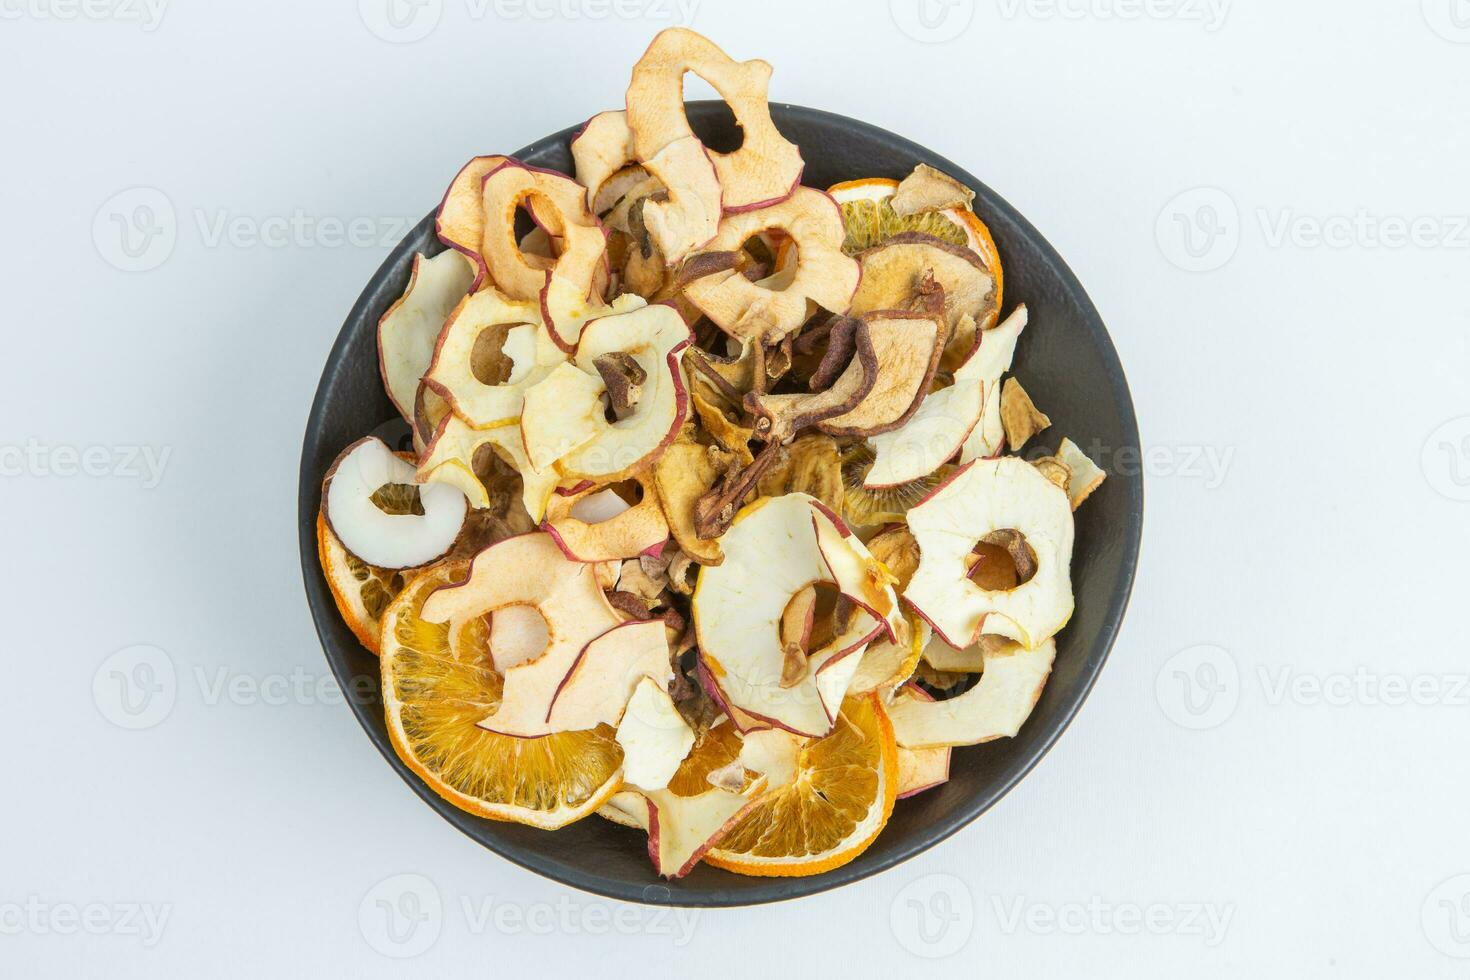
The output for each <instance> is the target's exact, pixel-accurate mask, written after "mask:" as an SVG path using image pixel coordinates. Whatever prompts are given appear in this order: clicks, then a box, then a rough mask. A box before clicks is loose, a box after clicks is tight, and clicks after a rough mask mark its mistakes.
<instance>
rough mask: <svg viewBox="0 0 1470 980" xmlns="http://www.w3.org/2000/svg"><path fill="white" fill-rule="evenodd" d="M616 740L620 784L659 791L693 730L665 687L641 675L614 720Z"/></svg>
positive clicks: (685, 751) (681, 759)
mask: <svg viewBox="0 0 1470 980" xmlns="http://www.w3.org/2000/svg"><path fill="white" fill-rule="evenodd" d="M617 740H618V744H619V745H621V746H622V747H623V782H624V784H625V785H632V786H636V787H638V788H639V789H643V790H660V789H664V788H665V787H667V786H668V785H669V780H670V779H672V778H673V777H674V773H675V772H677V771H678V770H679V766H680V765H681V764H683V762H684V760H685V759H686V758H687V757H688V756H689V750H690V749H692V748H693V747H694V730H693V729H692V728H690V727H689V723H688V722H686V721H685V720H684V718H683V716H682V715H680V714H679V709H678V708H676V707H675V706H674V700H673V698H671V697H669V692H668V689H667V687H665V686H664V685H661V684H659V683H658V681H656V680H654V679H653V678H651V677H643V678H640V679H639V681H638V686H637V688H636V689H635V690H634V691H633V696H632V697H631V698H629V699H628V706H627V710H626V711H624V712H623V720H622V721H621V722H619V723H618V732H617ZM609 802H612V801H609ZM645 816H646V814H645Z"/></svg>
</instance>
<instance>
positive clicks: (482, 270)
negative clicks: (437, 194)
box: [434, 155, 509, 292]
mask: <svg viewBox="0 0 1470 980" xmlns="http://www.w3.org/2000/svg"><path fill="white" fill-rule="evenodd" d="M507 160H509V158H508V157H503V156H497V155H490V156H479V157H475V158H474V159H472V160H470V162H469V163H466V164H465V165H464V166H463V167H461V168H460V171H459V173H457V174H455V175H454V180H452V181H450V183H449V188H448V190H446V191H445V192H444V199H443V200H442V201H440V202H439V213H438V214H437V215H436V216H435V218H434V232H435V234H437V235H438V236H439V240H440V241H441V242H443V243H444V244H445V245H448V246H449V247H450V248H452V249H454V250H455V251H456V252H459V253H460V254H461V255H463V256H464V257H465V258H467V259H469V260H470V263H471V264H472V265H474V267H475V276H474V282H473V283H472V284H471V286H470V290H471V291H472V292H474V291H478V290H479V289H480V288H481V287H482V286H484V285H485V279H486V276H487V274H488V271H487V269H486V266H485V258H484V256H483V255H481V254H480V246H481V244H482V243H483V242H484V239H485V206H484V198H483V196H482V194H481V185H483V184H484V182H485V175H486V174H488V173H490V172H491V171H492V170H495V169H496V168H497V167H499V166H501V165H502V164H504V163H506V162H507Z"/></svg>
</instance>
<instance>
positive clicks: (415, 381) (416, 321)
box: [378, 249, 475, 424]
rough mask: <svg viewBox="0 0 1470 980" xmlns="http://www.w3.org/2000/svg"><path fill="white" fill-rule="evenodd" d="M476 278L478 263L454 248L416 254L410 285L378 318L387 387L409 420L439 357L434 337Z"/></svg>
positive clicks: (380, 366) (380, 359) (380, 356)
mask: <svg viewBox="0 0 1470 980" xmlns="http://www.w3.org/2000/svg"><path fill="white" fill-rule="evenodd" d="M474 278H475V269H474V266H472V265H471V264H470V263H469V262H467V261H466V260H465V257H464V256H463V255H462V254H460V253H459V252H457V251H455V250H453V249H448V250H446V251H443V252H440V253H439V254H438V255H436V256H434V257H433V258H425V257H424V256H423V255H422V254H419V253H416V254H415V255H414V257H413V272H412V273H410V275H409V279H408V288H407V289H405V290H404V292H403V295H402V296H401V297H399V299H398V301H397V302H396V303H394V304H393V305H392V306H390V307H388V312H386V313H384V314H383V316H382V319H380V320H379V321H378V369H379V371H380V373H381V374H382V376H383V388H384V389H385V390H386V391H387V392H388V398H389V399H391V400H392V402H393V405H394V407H395V408H397V409H398V414H400V415H402V416H403V418H404V419H405V420H406V421H407V422H409V424H412V423H413V420H414V400H415V396H416V395H417V393H418V387H419V381H420V379H421V378H422V377H423V376H424V373H425V372H426V371H428V369H429V363H430V361H432V360H433V357H434V348H435V341H436V339H437V338H438V337H439V333H440V331H441V330H443V329H444V321H445V320H446V319H447V318H448V316H449V314H450V313H451V312H452V311H453V310H454V308H455V307H456V306H458V305H459V302H460V300H462V299H464V298H465V295H466V294H467V293H468V292H469V291H470V285H471V283H472V282H473V281H474Z"/></svg>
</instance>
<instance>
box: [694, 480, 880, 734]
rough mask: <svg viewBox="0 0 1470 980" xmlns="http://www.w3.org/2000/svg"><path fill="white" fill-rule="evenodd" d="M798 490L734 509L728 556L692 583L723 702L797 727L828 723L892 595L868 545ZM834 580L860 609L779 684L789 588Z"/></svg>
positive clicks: (706, 655) (703, 648)
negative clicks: (800, 670) (794, 678)
mask: <svg viewBox="0 0 1470 980" xmlns="http://www.w3.org/2000/svg"><path fill="white" fill-rule="evenodd" d="M844 530H845V529H843V528H841V527H840V525H837V524H836V523H835V522H834V521H833V520H832V519H831V517H830V516H828V515H827V514H825V513H823V512H822V510H821V509H820V508H819V507H817V506H814V501H813V500H812V498H810V497H808V496H806V495H805V494H789V495H787V496H785V497H767V498H764V499H762V500H760V501H757V502H756V503H755V504H752V505H751V506H749V507H747V508H746V509H745V510H744V511H742V512H741V513H740V514H739V515H737V516H736V518H735V521H734V523H733V524H732V525H731V527H730V530H729V531H727V532H726V533H725V535H724V536H723V537H722V538H721V540H720V546H721V548H722V549H723V550H724V553H725V556H726V559H727V560H726V561H725V562H724V563H723V564H721V565H717V566H713V567H706V568H705V569H704V570H703V571H702V572H701V573H700V576H699V584H698V586H697V587H696V588H695V590H694V599H693V606H692V608H693V614H694V626H695V630H696V632H697V635H698V638H699V647H700V657H701V663H702V664H703V665H704V666H705V668H706V669H707V670H708V673H709V676H710V679H711V681H712V682H713V684H714V685H715V686H716V687H717V688H718V690H719V692H720V694H721V696H722V699H723V700H724V701H725V703H727V704H729V705H730V706H732V707H734V708H738V709H739V710H741V711H743V712H745V713H746V714H748V715H750V716H751V717H752V718H756V719H759V720H761V721H763V722H765V723H767V724H770V725H775V726H778V727H781V728H785V729H787V730H788V731H792V732H795V733H797V734H802V735H821V734H823V733H825V732H827V731H828V730H829V729H830V728H831V727H832V722H833V720H834V719H835V718H836V717H837V711H838V708H839V706H840V704H841V701H842V697H843V695H845V694H846V691H847V686H848V683H849V682H850V681H851V679H852V674H853V672H854V671H855V670H856V668H857V663H858V660H857V659H856V658H859V657H861V654H862V650H863V648H864V647H865V646H866V644H867V643H868V642H869V641H870V640H871V639H873V638H874V637H875V636H877V635H879V634H880V633H883V632H885V631H891V630H892V629H893V627H892V625H891V622H890V620H891V619H894V618H896V617H897V616H898V613H897V605H896V597H895V595H894V592H893V589H892V587H891V586H890V585H889V584H888V582H887V578H886V575H885V574H884V572H883V569H882V566H881V565H880V564H879V563H878V562H877V561H875V560H874V559H873V557H872V556H871V555H870V554H868V551H867V549H866V548H865V547H864V546H863V545H862V543H861V542H860V541H858V540H857V539H856V538H855V537H852V536H851V535H850V534H848V535H845V534H844V533H843V531H844ZM821 582H826V583H832V584H833V585H835V586H836V587H837V588H838V589H839V590H840V591H841V592H842V594H844V595H846V596H848V598H849V599H851V600H852V601H853V602H854V603H856V604H857V606H858V608H857V610H856V612H855V613H854V615H852V616H850V617H849V618H848V622H847V628H846V629H845V630H844V631H843V632H842V633H841V634H840V635H838V636H836V637H834V638H833V639H832V640H831V641H830V642H829V643H828V644H827V645H825V646H824V647H823V648H822V649H821V650H818V651H815V652H813V653H812V654H811V655H810V657H809V659H808V667H809V669H808V671H807V673H806V675H805V676H804V677H802V678H801V680H800V681H799V682H798V683H796V684H794V685H789V686H783V685H782V676H783V668H784V666H785V661H786V655H785V652H784V650H783V648H782V643H781V620H782V617H783V615H784V614H785V612H786V609H787V606H788V604H789V603H790V601H791V599H792V597H793V596H795V595H797V594H798V593H800V592H801V591H802V590H804V589H805V588H806V587H807V586H809V585H812V584H813V583H821Z"/></svg>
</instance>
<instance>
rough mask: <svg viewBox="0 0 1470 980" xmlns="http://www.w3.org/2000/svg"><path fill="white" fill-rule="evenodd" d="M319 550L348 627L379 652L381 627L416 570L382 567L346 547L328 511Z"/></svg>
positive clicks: (321, 515) (321, 518) (322, 515)
mask: <svg viewBox="0 0 1470 980" xmlns="http://www.w3.org/2000/svg"><path fill="white" fill-rule="evenodd" d="M316 553H317V558H318V560H319V561H320V562H321V565H322V574H323V575H324V576H326V579H327V587H328V588H329V589H331V590H332V598H333V599H334V600H336V603H337V612H339V613H340V614H341V615H342V619H343V621H344V622H346V623H347V628H348V629H350V630H352V634H353V635H354V636H356V637H357V642H359V643H361V644H362V645H363V646H365V647H367V649H369V650H371V651H372V652H373V653H377V652H378V626H379V622H380V620H381V618H382V615H383V611H384V610H386V609H387V608H388V605H389V603H391V602H392V601H393V600H394V599H395V598H397V596H398V593H399V592H401V591H402V590H403V585H404V582H405V581H406V580H407V579H408V578H412V577H413V574H414V572H413V569H398V568H378V567H376V566H374V565H369V564H367V563H366V562H364V561H363V560H362V559H360V558H358V557H357V556H356V555H354V554H353V553H352V552H350V551H348V550H347V549H346V548H345V547H343V545H342V542H341V540H340V539H338V537H337V535H335V534H333V533H332V528H331V525H329V524H328V523H327V515H326V512H325V510H323V511H320V512H318V513H317V517H316Z"/></svg>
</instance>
